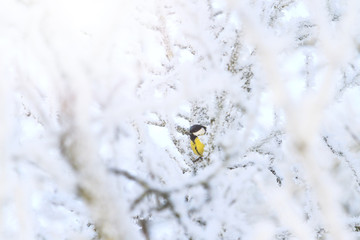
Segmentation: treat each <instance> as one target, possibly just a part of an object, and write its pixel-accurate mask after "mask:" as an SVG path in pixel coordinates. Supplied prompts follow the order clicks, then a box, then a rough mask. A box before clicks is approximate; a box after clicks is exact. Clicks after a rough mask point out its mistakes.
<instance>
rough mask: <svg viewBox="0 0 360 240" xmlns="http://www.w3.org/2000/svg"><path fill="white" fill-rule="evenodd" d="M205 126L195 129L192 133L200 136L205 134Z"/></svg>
mask: <svg viewBox="0 0 360 240" xmlns="http://www.w3.org/2000/svg"><path fill="white" fill-rule="evenodd" d="M205 132H206V131H205V128H201V129H200V130H199V131H197V132H194V133H193V134H194V135H195V136H201V135H204V134H205Z"/></svg>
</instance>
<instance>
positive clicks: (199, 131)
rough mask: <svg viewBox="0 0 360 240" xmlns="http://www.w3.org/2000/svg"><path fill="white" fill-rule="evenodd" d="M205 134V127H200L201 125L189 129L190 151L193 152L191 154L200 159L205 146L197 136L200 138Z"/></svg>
mask: <svg viewBox="0 0 360 240" xmlns="http://www.w3.org/2000/svg"><path fill="white" fill-rule="evenodd" d="M205 133H206V127H204V126H202V125H198V124H196V125H193V126H191V127H190V140H191V141H190V144H191V149H192V150H193V152H194V153H195V154H196V155H198V156H200V157H202V155H203V153H204V147H205V145H204V144H203V143H202V142H201V141H200V139H199V138H198V136H202V135H204V134H205Z"/></svg>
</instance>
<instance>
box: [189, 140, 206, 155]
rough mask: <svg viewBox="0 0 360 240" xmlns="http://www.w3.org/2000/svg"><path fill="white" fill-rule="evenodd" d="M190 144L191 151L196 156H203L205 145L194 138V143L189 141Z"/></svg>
mask: <svg viewBox="0 0 360 240" xmlns="http://www.w3.org/2000/svg"><path fill="white" fill-rule="evenodd" d="M190 144H191V149H192V150H193V152H194V153H195V154H196V155H198V156H202V155H203V153H204V147H205V145H204V144H203V143H202V142H201V141H200V139H199V138H195V140H194V141H190Z"/></svg>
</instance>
